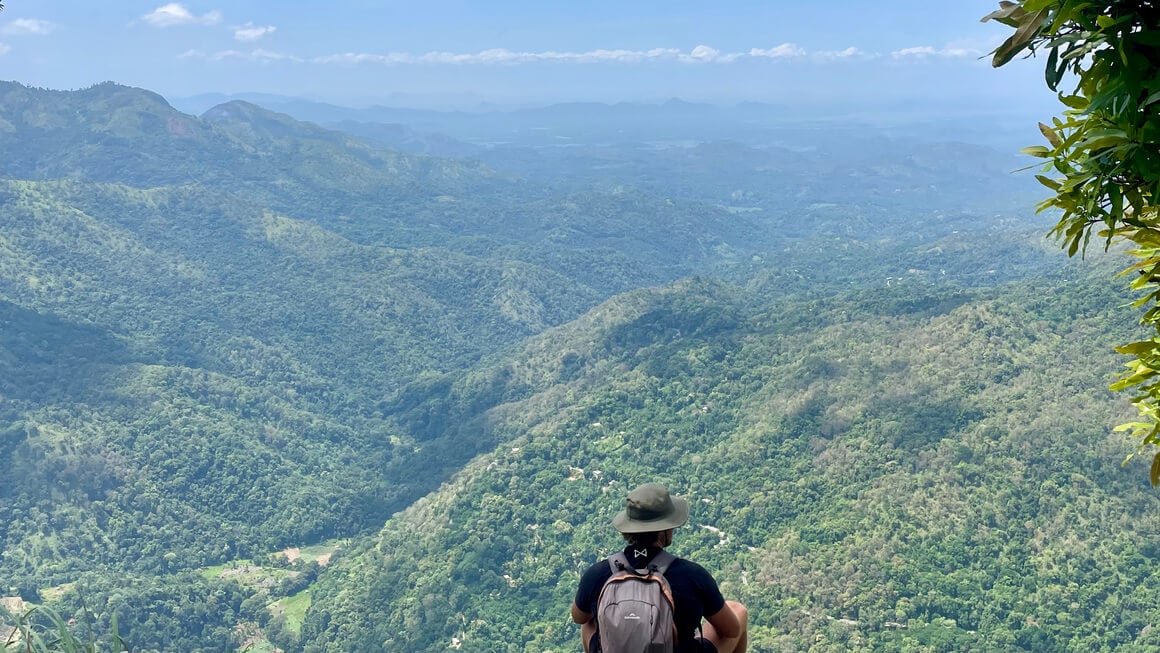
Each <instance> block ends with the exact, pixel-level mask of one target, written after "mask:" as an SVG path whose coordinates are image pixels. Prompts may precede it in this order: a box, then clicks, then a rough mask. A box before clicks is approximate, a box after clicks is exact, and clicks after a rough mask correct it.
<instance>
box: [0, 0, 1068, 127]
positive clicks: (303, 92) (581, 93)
mask: <svg viewBox="0 0 1160 653" xmlns="http://www.w3.org/2000/svg"><path fill="white" fill-rule="evenodd" d="M993 4H994V3H992V2H990V1H976V0H931V1H930V2H926V3H922V4H915V3H899V2H881V1H879V0H859V1H855V0H829V1H820V0H819V1H816V2H800V1H799V2H786V1H781V0H765V1H763V2H757V1H749V0H745V1H728V0H718V1H716V2H707V1H701V2H689V1H686V0H669V1H667V2H657V1H653V0H648V1H637V2H634V1H630V0H621V1H620V2H609V1H606V0H571V1H568V2H561V1H556V0H539V1H531V0H491V1H488V2H481V1H469V0H424V1H414V0H410V1H407V2H402V1H378V2H374V1H370V0H354V1H347V2H319V1H317V0H316V1H315V2H310V3H307V2H297V1H282V2H272V1H269V0H228V1H227V0H190V1H187V2H180V3H168V2H163V1H158V0H153V1H152V2H141V1H136V0H133V1H126V0H118V1H117V2H105V3H96V2H92V1H91V0H84V1H81V0H8V1H7V2H6V5H7V6H6V8H5V10H4V12H3V13H2V14H0V70H2V71H3V72H2V73H0V78H3V79H10V80H16V81H20V82H24V83H28V84H33V85H37V86H44V87H49V88H78V87H83V86H88V85H90V84H93V83H96V82H100V81H105V80H112V81H116V82H121V83H125V84H131V85H135V86H142V87H145V88H149V89H152V90H155V91H158V92H161V93H162V94H165V95H168V96H171V97H176V96H189V95H194V94H199V93H209V92H220V93H240V92H263V93H277V94H283V95H298V96H305V97H312V98H316V99H323V100H329V101H335V102H341V103H347V104H359V103H368V102H375V101H380V102H381V101H388V102H393V103H395V104H409V105H424V104H427V105H448V106H450V105H455V106H470V105H472V104H475V103H479V102H485V101H486V102H494V103H498V104H501V105H521V104H523V105H529V104H543V103H547V102H558V101H572V100H597V101H621V100H628V101H658V100H663V99H666V98H670V97H680V98H683V99H687V100H694V101H712V102H717V103H733V102H739V101H744V100H756V101H768V102H779V103H783V104H799V105H810V104H819V105H834V104H843V103H848V104H851V105H856V104H866V105H867V106H891V105H895V104H907V103H913V104H916V105H922V106H946V107H979V108H986V109H989V110H995V111H1001V110H1004V109H1008V108H1009V109H1011V110H1012V111H1017V110H1020V109H1025V108H1027V107H1029V106H1035V107H1039V106H1043V107H1045V108H1048V109H1049V108H1050V107H1051V100H1052V98H1051V96H1050V94H1048V93H1047V92H1046V91H1044V90H1043V88H1042V86H1043V85H1042V76H1041V73H1040V69H1041V66H1040V64H1039V63H1038V62H1034V61H1031V62H1027V61H1017V62H1015V63H1013V64H1012V65H1011V66H1010V67H1009V68H1005V69H1000V70H997V71H996V70H992V69H991V68H990V65H989V63H988V62H987V61H986V60H985V58H983V59H981V57H983V56H984V55H985V54H986V52H988V51H989V50H990V49H991V48H993V47H994V46H995V45H997V44H998V43H999V42H1000V41H1001V40H1002V39H1003V38H1004V37H1005V34H1006V32H1007V28H1004V27H1003V26H1001V25H997V24H994V23H988V24H981V23H980V22H979V17H980V16H982V15H984V14H986V13H988V12H989V11H991V10H992V8H993Z"/></svg>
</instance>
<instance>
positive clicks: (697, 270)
mask: <svg viewBox="0 0 1160 653" xmlns="http://www.w3.org/2000/svg"><path fill="white" fill-rule="evenodd" d="M572 110H573V109H572V108H568V107H562V108H557V109H555V111H558V112H559V115H557V114H554V113H552V110H549V109H545V110H544V111H543V112H541V113H535V114H534V120H533V118H528V117H527V116H532V115H533V113H526V114H519V113H516V114H512V115H505V116H501V117H499V118H470V117H467V118H463V117H460V118H459V119H460V120H461V122H460V123H456V124H453V125H450V127H449V128H448V129H449V131H452V130H451V127H454V128H455V129H458V130H460V131H461V132H467V131H470V130H471V129H474V128H476V127H478V125H482V124H483V123H484V122H485V121H486V120H493V119H494V120H495V121H496V124H497V125H501V126H502V125H503V124H504V122H503V121H508V120H513V121H514V120H517V119H526V120H528V121H529V122H527V123H526V125H540V124H547V125H549V126H550V128H551V129H556V130H559V129H562V127H560V125H567V124H580V125H583V124H585V123H579V122H577V123H570V122H568V121H569V120H571V118H569V116H570V115H572V114H571V113H569V112H570V111H572ZM593 110H596V111H606V112H608V113H609V114H610V115H612V114H614V113H615V112H616V111H623V112H626V113H627V112H638V113H632V116H634V117H633V118H632V120H634V121H639V122H640V123H642V124H643V123H649V122H652V123H655V124H656V125H657V127H656V128H657V129H658V130H667V131H666V132H665V133H664V134H659V135H656V136H657V138H651V139H649V140H648V141H647V142H646V141H644V140H642V141H639V142H636V141H629V140H619V141H611V140H610V139H611V136H610V135H609V134H611V133H620V132H616V131H615V124H613V125H604V124H596V123H593V124H589V125H588V126H587V127H583V129H581V128H580V127H577V129H578V130H580V131H578V132H576V133H574V134H573V133H572V132H569V134H571V135H570V136H569V137H568V138H569V139H573V138H574V142H571V141H570V142H569V143H568V146H567V147H562V146H558V144H557V143H556V142H555V139H554V136H553V138H549V137H548V136H547V135H545V134H542V133H540V132H539V131H535V132H529V133H531V135H526V134H525V135H524V136H521V137H520V138H514V139H513V142H510V143H506V144H503V143H500V144H488V143H486V142H484V141H487V139H493V138H495V137H496V133H497V130H498V129H500V127H497V126H496V125H484V126H483V127H479V129H480V130H481V131H480V132H479V137H478V138H477V139H475V141H472V142H471V143H470V144H468V140H463V141H457V140H455V139H453V138H451V137H448V136H443V135H440V134H435V133H432V132H431V131H430V130H431V129H432V127H431V125H422V126H421V127H422V128H423V129H424V130H427V131H423V132H422V133H421V134H420V132H418V131H409V128H407V129H403V128H395V127H390V126H386V127H384V126H381V125H380V126H379V127H373V126H368V124H369V123H368V124H351V123H347V124H345V125H343V124H335V125H334V126H335V127H337V128H343V127H345V128H346V129H347V130H348V131H349V132H350V133H345V132H342V131H335V130H331V129H328V128H325V127H322V126H319V125H317V124H313V123H308V122H300V121H299V120H296V119H295V118H293V117H291V116H290V115H287V114H282V113H276V112H274V111H271V110H268V109H265V108H262V107H259V106H257V105H255V104H251V103H247V102H242V101H237V100H234V101H229V102H225V103H222V104H218V105H216V106H214V107H212V108H210V109H208V110H207V111H205V112H204V113H203V114H202V115H201V116H193V115H189V114H185V113H182V112H180V111H178V110H176V109H174V108H173V107H171V106H170V105H169V104H168V103H167V102H166V101H165V100H164V99H163V98H161V96H159V95H156V94H154V93H151V92H148V91H144V90H141V89H135V88H130V87H125V86H120V85H116V84H108V83H107V84H99V85H97V86H93V87H90V88H87V89H83V90H78V91H67V92H66V91H48V90H43V89H36V88H32V87H29V86H24V85H20V84H15V83H9V82H5V83H0V151H3V152H4V153H5V156H4V157H0V446H2V448H0V450H2V451H4V452H5V453H6V456H5V458H4V463H3V470H2V471H0V598H7V597H10V598H12V599H16V598H19V600H20V603H19V605H21V606H23V605H26V604H27V605H35V604H43V605H46V606H48V607H50V608H52V609H55V610H57V611H58V612H60V613H61V615H63V616H64V617H66V618H75V619H76V620H77V621H76V622H75V623H76V624H80V625H79V626H77V628H78V630H79V631H82V634H88V635H92V636H94V637H97V638H98V639H99V638H107V637H108V634H109V632H110V631H111V630H112V629H113V622H114V620H115V621H116V623H117V629H118V630H119V632H120V633H121V635H122V636H123V637H124V638H125V639H126V641H127V642H129V643H130V644H131V648H132V650H134V651H230V650H263V651H273V650H281V651H287V652H303V653H306V652H309V653H324V652H325V653H331V652H338V651H351V652H356V651H357V652H360V653H361V652H371V651H392V652H393V651H400V652H407V653H412V652H419V651H439V650H444V649H446V648H448V647H449V646H454V647H455V648H457V649H459V650H463V651H488V652H491V651H520V652H527V653H542V652H543V651H552V650H556V651H559V650H572V649H575V648H577V647H578V641H577V631H576V628H575V627H574V626H573V625H572V624H571V623H570V622H569V621H568V619H567V610H568V604H569V602H570V601H571V598H572V593H573V592H574V590H575V584H576V582H577V580H578V578H579V574H580V572H581V571H582V570H583V569H584V568H585V567H586V566H587V565H588V564H591V563H592V562H594V561H596V560H597V559H598V558H599V556H600V555H601V554H603V553H607V552H609V551H611V550H612V549H613V548H616V547H617V545H618V540H617V537H616V535H615V533H613V532H612V531H611V529H610V528H609V527H608V521H609V519H610V518H611V516H612V514H613V513H614V512H615V511H616V510H618V509H619V508H620V506H621V504H622V502H623V495H624V493H625V491H626V489H627V488H630V487H632V486H633V485H635V484H637V483H640V482H644V481H647V480H654V479H655V480H662V481H664V482H666V483H668V484H670V485H671V486H672V487H673V489H674V490H675V491H676V492H678V493H680V494H684V495H687V496H689V498H690V499H691V500H692V501H693V504H694V509H693V521H692V522H691V523H690V525H689V526H688V527H686V528H684V529H682V530H681V531H680V532H678V536H677V541H676V545H675V550H676V552H677V553H679V554H681V555H688V556H690V557H692V558H694V559H697V560H699V561H702V562H703V564H705V565H706V566H707V567H710V568H712V569H713V570H714V573H715V574H716V575H717V577H718V579H719V580H720V581H721V583H722V586H723V589H724V590H725V592H726V594H728V595H730V596H731V597H737V598H740V599H741V600H744V601H745V602H746V603H747V604H748V605H749V606H750V608H751V611H752V624H751V628H752V630H751V632H752V635H751V645H752V650H756V651H815V652H819V653H820V652H822V651H870V650H875V651H877V650H888V651H915V652H917V651H923V652H943V651H977V650H988V651H990V650H995V651H1009V650H1010V651H1020V650H1022V651H1043V650H1052V651H1054V650H1071V651H1112V650H1125V651H1147V650H1152V649H1154V648H1155V646H1156V645H1157V644H1158V643H1160V641H1158V640H1157V636H1158V635H1156V634H1153V633H1154V630H1153V627H1152V626H1153V625H1154V624H1156V623H1157V622H1158V619H1160V613H1158V612H1157V608H1156V607H1155V606H1157V605H1160V595H1158V592H1160V585H1158V584H1157V580H1158V579H1160V576H1157V574H1156V573H1155V572H1154V569H1153V567H1154V565H1152V564H1151V562H1152V560H1153V559H1154V558H1155V554H1156V550H1155V549H1156V547H1155V545H1153V544H1152V542H1153V541H1155V540H1156V539H1157V536H1158V535H1160V522H1158V521H1157V519H1156V518H1155V515H1154V513H1155V508H1156V497H1155V495H1154V493H1152V492H1150V491H1149V490H1148V489H1147V488H1146V487H1144V486H1143V484H1142V483H1141V479H1142V478H1144V476H1145V475H1144V474H1142V473H1141V471H1140V470H1139V469H1137V467H1138V465H1139V463H1138V462H1136V461H1132V462H1130V463H1128V464H1127V465H1126V466H1121V461H1123V459H1124V457H1125V456H1126V455H1127V454H1128V453H1130V452H1131V451H1132V445H1131V443H1130V442H1128V441H1127V439H1126V438H1125V437H1124V436H1122V435H1121V434H1117V433H1112V432H1111V427H1112V426H1113V425H1115V424H1117V423H1118V422H1119V421H1122V420H1123V419H1124V418H1125V417H1126V416H1127V413H1126V410H1125V406H1126V404H1125V402H1123V400H1122V398H1117V397H1113V396H1111V395H1110V394H1109V393H1108V392H1107V391H1106V390H1105V388H1106V387H1107V385H1108V383H1109V380H1110V378H1111V377H1112V375H1113V374H1114V372H1115V370H1116V366H1117V358H1116V356H1115V355H1114V353H1113V352H1112V350H1111V347H1112V345H1113V344H1117V343H1121V342H1127V341H1130V340H1131V339H1133V337H1134V336H1133V334H1134V333H1135V332H1136V327H1135V326H1134V325H1133V324H1131V323H1130V320H1126V319H1125V316H1124V314H1123V313H1124V312H1123V311H1116V310H1115V309H1116V308H1117V307H1120V306H1122V305H1124V304H1126V303H1129V302H1130V301H1131V297H1130V296H1128V294H1127V293H1126V291H1125V292H1120V291H1118V290H1117V289H1116V288H1114V287H1112V286H1110V285H1109V284H1108V283H1107V281H1106V278H1107V276H1108V274H1109V269H1111V268H1112V267H1113V266H1112V265H1109V264H1108V261H1107V260H1105V259H1101V260H1099V261H1096V260H1093V261H1088V262H1086V263H1084V264H1082V265H1081V264H1076V263H1069V262H1068V261H1067V260H1066V257H1065V256H1063V255H1062V254H1061V253H1059V252H1057V251H1055V248H1054V247H1053V246H1052V245H1051V244H1050V243H1045V242H1043V241H1042V238H1041V233H1042V231H1043V224H1041V223H1040V222H1036V221H1035V220H1028V219H1025V218H1024V215H1025V214H1026V212H1027V208H1028V206H1029V204H1030V201H1031V200H1030V199H1029V198H1032V197H1034V193H1033V191H1032V190H1029V186H1028V184H1029V183H1033V182H1031V181H1030V180H1028V179H1027V178H1026V177H1025V176H1022V175H1012V174H1011V172H1010V171H1011V170H1012V169H1013V168H1014V165H1009V163H1010V161H1011V158H1010V157H1008V156H1007V155H1005V154H1003V153H1002V151H1000V150H997V149H994V148H993V147H991V146H990V145H985V144H977V143H975V144H971V143H964V142H959V141H956V140H953V139H949V138H946V137H945V136H944V135H943V134H944V132H945V131H946V130H945V129H941V128H938V129H936V128H933V127H916V128H915V130H914V132H913V133H910V132H905V133H903V130H897V129H894V128H876V127H872V126H867V125H866V124H864V123H860V122H856V121H853V122H850V121H847V122H842V121H836V122H835V123H834V124H833V125H832V126H831V128H830V129H828V130H819V129H817V128H816V125H814V124H813V123H812V122H800V123H799V122H793V121H789V120H786V119H783V118H781V117H777V116H775V117H773V118H768V120H769V121H771V122H770V123H769V124H766V123H762V122H760V120H767V119H766V118H764V117H762V116H764V115H765V114H763V113H760V111H759V109H752V108H751V109H750V110H749V111H751V113H745V114H744V116H742V118H738V119H736V120H734V122H727V121H726V118H722V121H723V124H721V125H703V126H700V127H698V126H697V125H696V124H694V123H696V121H697V120H699V114H694V120H692V121H690V122H689V123H681V122H680V121H679V120H678V118H679V116H678V118H674V117H673V116H674V115H676V114H674V113H673V112H678V113H679V112H680V111H693V110H692V109H688V108H687V107H682V106H680V105H674V104H671V103H670V104H666V105H660V106H657V107H653V108H649V107H643V108H642V107H606V108H605V109H593ZM650 111H655V112H656V115H655V120H653V118H652V117H650V116H652V114H649V113H648V112H650ZM761 111H763V110H761ZM666 112H668V113H666ZM752 112H757V113H752ZM723 115H724V114H723ZM521 116H523V117H522V118H521ZM755 116H757V117H755ZM759 118H760V120H759ZM447 119H448V120H451V118H447ZM682 120H683V119H682ZM731 120H732V119H731ZM473 121H475V122H473ZM667 121H673V122H671V123H670V122H667ZM336 122H337V121H336ZM597 122H599V121H597ZM634 124H635V123H634ZM526 125H525V126H526ZM674 125H675V126H674ZM682 125H684V127H682ZM485 127H486V129H485ZM686 127H687V129H688V130H690V138H691V139H692V140H695V141H697V142H695V143H692V144H690V143H685V142H681V143H674V142H671V138H672V132H673V131H679V129H678V128H680V129H684V128H686ZM528 129H529V130H531V129H533V128H528ZM536 129H538V128H536ZM697 129H701V130H703V131H700V132H698V131H696V130H697ZM489 130H490V131H489ZM585 130H589V131H585ZM521 133H523V132H521ZM552 134H554V132H552V133H551V134H549V135H552ZM453 135H454V136H455V138H466V137H465V136H464V134H463V133H455V134H453ZM586 135H587V137H588V138H587V140H586V139H585V136H586ZM747 135H750V136H751V138H748V139H745V138H744V137H746V136H747ZM661 136H665V137H666V138H668V139H670V140H665V139H662V138H661ZM545 139H547V140H549V141H550V142H549V144H547V145H545V144H544V141H545ZM738 139H741V140H738ZM481 143H483V144H481ZM388 145H393V146H398V147H400V148H401V147H402V146H404V145H406V146H408V147H411V148H412V149H423V150H424V151H440V152H443V153H445V154H455V153H461V154H464V155H465V156H470V157H472V158H463V159H455V158H439V157H435V156H429V155H427V154H419V153H414V152H404V151H400V150H395V149H389V147H388ZM436 146H439V147H436ZM1117 256H1118V255H1116V254H1112V255H1111V256H1109V257H1107V258H1108V259H1115V258H1116V257H1117ZM1113 262H1114V261H1113ZM10 603H11V604H12V605H17V601H15V600H13V601H11V602H10ZM103 641H107V639H106V640H103ZM5 650H7V649H5Z"/></svg>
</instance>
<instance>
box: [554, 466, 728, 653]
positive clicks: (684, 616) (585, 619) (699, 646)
mask: <svg viewBox="0 0 1160 653" xmlns="http://www.w3.org/2000/svg"><path fill="white" fill-rule="evenodd" d="M688 521H689V502H688V500H686V499H685V498H683V497H677V496H673V495H671V494H669V491H668V489H667V488H666V487H665V486H663V485H660V484H657V483H645V484H644V485H641V486H639V487H637V488H636V489H635V490H633V491H631V492H629V493H628V498H627V499H626V500H625V507H624V510H622V511H620V512H619V513H617V514H616V516H615V517H613V519H612V527H613V528H615V529H616V530H617V531H620V534H621V535H622V536H623V537H624V539H625V540H626V541H627V542H628V546H627V547H625V549H624V556H625V558H626V559H627V560H628V561H629V563H630V565H631V566H632V567H633V568H634V569H647V568H648V565H649V562H651V561H652V559H653V558H654V557H656V555H657V554H658V553H660V552H661V551H663V550H664V549H665V547H667V546H669V545H671V544H672V543H673V531H674V530H675V529H677V528H679V527H680V526H683V525H685V523H686V522H688ZM612 575H613V571H612V567H610V566H609V564H608V561H607V560H603V561H601V562H599V563H597V564H595V565H592V566H591V567H589V568H588V571H586V572H584V575H583V576H582V577H581V578H580V587H579V589H578V590H577V591H576V599H575V600H574V601H573V602H572V620H573V621H575V622H576V623H578V624H580V641H581V643H583V645H584V651H585V652H586V653H598V652H599V651H600V650H601V648H600V633H599V624H598V623H597V619H596V614H597V611H598V607H597V604H598V603H599V600H600V591H601V590H602V589H603V588H604V585H605V583H606V582H607V581H608V579H609V578H611V577H612ZM664 577H665V579H666V580H667V581H668V584H669V587H670V588H671V590H672V594H673V621H674V622H675V626H676V631H677V647H676V650H677V653H745V650H746V647H747V644H748V640H749V634H748V626H747V622H748V619H749V611H748V610H746V608H745V606H744V605H742V604H741V603H738V602H737V601H726V600H725V599H724V598H723V597H722V596H721V590H720V589H718V588H717V581H715V580H713V576H712V574H710V573H709V572H708V571H705V568H704V567H702V566H701V565H698V564H697V563H695V562H692V561H690V560H685V559H683V558H677V559H675V560H674V561H673V562H672V563H671V564H670V565H669V567H668V570H667V571H666V572H665V575H664ZM702 619H704V620H705V621H706V623H704V624H702V623H701V620H702ZM698 629H700V630H701V636H700V637H698V636H697V635H696V633H697V630H698Z"/></svg>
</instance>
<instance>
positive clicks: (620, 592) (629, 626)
mask: <svg viewBox="0 0 1160 653" xmlns="http://www.w3.org/2000/svg"><path fill="white" fill-rule="evenodd" d="M674 560H676V557H674V556H673V554H671V553H669V552H668V551H661V552H660V553H658V554H657V555H656V557H654V558H653V560H652V562H650V563H649V565H648V569H630V568H629V565H628V558H626V557H625V556H624V553H623V552H621V553H617V554H616V555H614V556H612V557H610V558H609V559H608V566H609V567H611V568H612V577H611V578H609V579H608V581H607V582H605V583H604V587H603V588H601V590H600V598H599V599H597V601H596V629H597V631H598V632H599V633H600V650H601V651H602V652H603V653H673V650H674V649H675V648H676V644H677V626H676V623H675V622H674V620H673V591H672V589H670V588H669V581H668V580H666V579H665V571H667V570H668V568H669V565H671V564H672V563H673V561H674Z"/></svg>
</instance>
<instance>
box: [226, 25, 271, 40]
mask: <svg viewBox="0 0 1160 653" xmlns="http://www.w3.org/2000/svg"><path fill="white" fill-rule="evenodd" d="M277 29H278V28H277V27H274V26H273V25H266V26H265V27H261V26H256V25H254V24H253V23H246V24H245V25H242V26H241V27H235V28H234V38H235V39H237V40H239V41H246V42H249V41H257V40H258V39H260V38H262V37H263V36H266V35H267V34H272V33H273V32H274V31H275V30H277Z"/></svg>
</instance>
